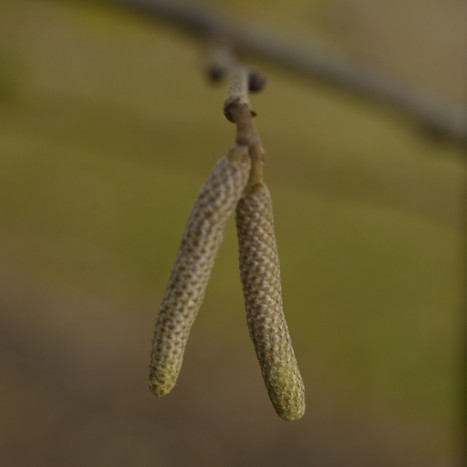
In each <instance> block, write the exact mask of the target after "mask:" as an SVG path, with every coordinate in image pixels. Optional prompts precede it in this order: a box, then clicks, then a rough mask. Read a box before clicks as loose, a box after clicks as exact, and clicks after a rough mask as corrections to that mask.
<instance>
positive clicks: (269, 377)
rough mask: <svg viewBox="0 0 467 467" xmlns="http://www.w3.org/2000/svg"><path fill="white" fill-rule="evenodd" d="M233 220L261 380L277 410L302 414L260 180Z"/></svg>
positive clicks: (289, 415)
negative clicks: (235, 224) (261, 375)
mask: <svg viewBox="0 0 467 467" xmlns="http://www.w3.org/2000/svg"><path fill="white" fill-rule="evenodd" d="M236 223H237V235H238V243H239V250H240V274H241V279H242V285H243V294H244V297H245V307H246V313H247V321H248V328H249V331H250V337H251V339H252V341H253V343H254V346H255V350H256V355H257V357H258V360H259V364H260V366H261V371H262V374H263V379H264V382H265V384H266V388H267V390H268V393H269V398H270V399H271V402H272V404H273V405H274V408H275V410H276V412H277V414H278V415H279V416H280V417H281V418H283V419H284V420H297V419H299V418H301V417H302V416H303V414H304V413H305V387H304V384H303V381H302V377H301V375H300V371H299V368H298V364H297V360H296V358H295V354H294V351H293V347H292V341H291V338H290V334H289V331H288V328H287V323H286V321H285V317H284V312H283V309H282V292H281V282H280V269H279V256H278V253H277V246H276V239H275V235H274V223H273V214H272V201H271V196H270V194H269V190H268V189H267V187H266V185H264V184H263V183H262V182H260V183H257V184H256V185H254V186H253V187H251V188H249V189H248V191H247V193H246V194H245V195H244V197H243V198H242V199H241V200H240V201H239V203H238V205H237V210H236Z"/></svg>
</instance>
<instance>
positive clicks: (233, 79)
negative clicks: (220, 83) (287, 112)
mask: <svg viewBox="0 0 467 467" xmlns="http://www.w3.org/2000/svg"><path fill="white" fill-rule="evenodd" d="M229 72H230V89H229V95H228V97H227V99H226V100H225V102H224V114H225V116H226V117H227V119H228V120H230V121H231V122H233V123H235V124H236V125H237V136H236V141H235V142H236V143H237V144H238V145H240V146H248V152H249V154H250V158H251V174H250V180H249V184H250V185H254V184H256V183H258V182H261V181H262V179H263V161H264V150H263V147H262V144H261V140H260V138H259V135H258V132H257V131H256V127H255V124H254V121H253V118H254V117H255V113H254V112H253V110H252V109H251V107H250V101H249V99H248V88H249V85H248V83H249V75H250V71H249V70H248V69H247V68H246V67H244V66H242V65H240V64H235V63H234V64H232V66H231V67H230V69H229Z"/></svg>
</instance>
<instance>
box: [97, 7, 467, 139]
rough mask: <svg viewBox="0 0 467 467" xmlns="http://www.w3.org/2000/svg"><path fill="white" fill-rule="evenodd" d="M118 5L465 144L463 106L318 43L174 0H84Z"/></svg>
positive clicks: (466, 121) (466, 118)
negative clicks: (321, 47) (224, 43)
mask: <svg viewBox="0 0 467 467" xmlns="http://www.w3.org/2000/svg"><path fill="white" fill-rule="evenodd" d="M88 2H91V3H105V4H109V5H112V4H113V5H116V6H120V7H123V8H125V9H127V10H130V11H132V12H134V13H138V14H141V15H142V16H144V17H145V18H147V19H156V20H162V21H164V22H166V23H169V24H171V25H173V26H175V27H177V28H179V29H181V30H182V31H183V32H187V33H191V34H192V35H194V36H197V37H201V38H204V39H208V40H210V39H212V38H221V39H222V40H224V41H228V42H230V43H231V44H232V45H233V46H234V47H235V48H237V49H238V50H240V51H241V52H242V54H244V55H247V56H250V57H255V58H257V59H260V60H264V61H267V62H269V63H271V64H273V65H276V66H280V67H281V68H283V69H286V70H289V71H293V72H296V73H298V74H300V75H302V76H306V77H308V78H311V79H313V80H314V81H319V82H322V83H324V84H326V85H330V86H332V87H335V88H337V89H340V90H342V91H345V92H347V93H351V94H354V95H357V96H360V97H363V98H365V99H369V100H372V101H374V102H377V103H381V104H384V105H386V106H388V107H391V108H393V109H394V110H397V111H399V112H401V113H403V114H405V115H407V116H409V117H410V118H412V119H413V120H414V121H415V122H416V123H417V124H418V125H420V126H421V127H422V128H423V129H424V130H426V131H428V132H430V133H431V134H432V135H435V136H438V137H441V138H446V139H450V140H453V141H457V142H460V143H462V144H467V110H466V109H465V107H461V106H455V105H452V104H447V103H445V102H441V101H439V100H436V99H434V98H432V97H431V96H429V95H425V94H424V93H422V92H420V91H418V90H414V89H408V88H406V87H404V86H402V85H401V84H398V83H396V82H395V81H393V80H391V79H389V78H388V77H386V76H384V75H382V74H378V73H376V72H375V71H373V70H371V69H369V68H365V67H363V66H361V65H358V64H356V63H353V62H352V61H350V60H345V59H343V58H341V57H336V56H332V55H330V54H329V53H324V52H320V51H319V50H318V48H317V47H314V46H312V45H310V44H309V43H308V44H307V46H303V45H300V44H294V43H290V42H288V41H286V40H284V39H283V38H277V37H276V36H274V35H267V34H263V33H260V32H258V31H256V30H254V29H252V28H248V27H246V26H244V25H242V24H239V23H236V22H233V21H231V20H230V19H226V18H225V17H223V16H221V15H220V14H218V13H215V12H214V11H212V10H209V9H207V8H202V7H200V6H195V5H191V4H187V3H184V2H180V1H178V0H88Z"/></svg>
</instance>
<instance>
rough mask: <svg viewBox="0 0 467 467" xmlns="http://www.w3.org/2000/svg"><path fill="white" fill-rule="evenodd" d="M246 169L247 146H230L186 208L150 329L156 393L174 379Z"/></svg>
mask: <svg viewBox="0 0 467 467" xmlns="http://www.w3.org/2000/svg"><path fill="white" fill-rule="evenodd" d="M249 171H250V158H249V156H248V148H247V147H246V146H237V147H234V148H233V149H231V150H230V152H229V154H228V155H227V156H225V157H223V158H222V159H221V160H219V161H218V162H217V164H216V165H215V166H214V168H213V170H212V172H211V174H210V176H209V178H208V180H207V181H206V183H205V184H204V185H203V186H202V187H201V190H200V192H199V195H198V199H197V200H196V202H195V205H194V207H193V209H192V211H191V213H190V216H189V218H188V221H187V224H186V227H185V231H184V234H183V238H182V241H181V244H180V247H179V250H178V253H177V257H176V260H175V264H174V266H173V269H172V273H171V275H170V279H169V282H168V285H167V290H166V292H165V296H164V298H163V300H162V304H161V307H160V310H159V315H158V318H157V322H156V327H155V331H154V339H153V346H152V352H151V363H150V374H149V387H150V389H151V392H153V393H154V394H155V395H156V396H164V395H165V394H168V393H169V392H170V391H171V390H172V388H173V387H174V385H175V382H176V380H177V377H178V374H179V371H180V367H181V365H182V359H183V354H184V351H185V346H186V342H187V339H188V334H189V332H190V328H191V326H192V324H193V321H194V319H195V318H196V315H197V313H198V310H199V307H200V306H201V302H202V301H203V297H204V292H205V289H206V285H207V282H208V279H209V276H210V274H211V269H212V266H213V264H214V260H215V258H216V255H217V252H218V249H219V246H220V244H221V242H222V238H223V234H224V228H225V224H226V222H227V220H228V218H229V217H230V216H231V214H232V212H233V210H234V208H235V206H236V204H237V202H238V200H239V199H240V197H241V195H242V192H243V190H244V188H245V186H246V183H247V181H248V176H249Z"/></svg>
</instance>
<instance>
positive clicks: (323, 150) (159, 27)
mask: <svg viewBox="0 0 467 467" xmlns="http://www.w3.org/2000/svg"><path fill="white" fill-rule="evenodd" d="M200 3H203V4H212V5H216V7H217V8H218V9H219V11H222V12H223V13H224V14H229V13H230V14H232V15H234V17H236V18H237V19H239V20H241V21H245V22H247V23H248V24H250V25H251V26H253V27H258V28H261V29H263V30H265V31H268V32H270V33H276V34H278V35H281V36H283V37H284V38H286V39H287V40H297V41H301V42H303V43H305V44H307V43H309V44H310V46H311V41H312V40H316V41H319V42H320V43H322V44H324V47H326V49H327V50H329V51H330V52H332V53H336V54H340V55H344V56H350V57H352V59H353V60H356V61H358V62H360V63H362V64H365V66H371V67H374V68H376V69H377V70H379V71H381V72H383V73H386V74H388V75H390V76H392V77H394V78H395V79H397V80H399V81H401V82H403V83H405V84H406V85H407V86H410V87H413V88H417V89H424V90H425V91H426V92H428V93H430V94H432V95H434V96H440V97H442V98H446V99H451V100H453V101H455V102H458V103H459V102H462V103H464V104H466V103H467V90H466V89H465V77H466V68H467V56H465V50H464V49H465V47H464V46H465V40H464V39H465V32H466V30H467V11H466V10H467V7H466V4H465V2H463V1H456V0H436V1H435V0H425V1H421V0H420V1H417V0H411V1H410V2H407V1H402V0H392V1H390V0H379V1H370V0H350V1H343V0H321V1H317V0H315V1H310V0H307V1H305V0H303V1H301V0H289V1H288V2H286V4H281V3H277V4H276V3H275V2H272V3H270V2H265V1H251V0H250V1H239V0H237V1H236V2H227V1H223V2H214V1H205V2H200ZM202 64H203V47H202V44H200V43H198V42H196V41H194V40H193V39H192V38H190V37H188V36H185V35H182V34H179V33H175V32H174V31H173V30H172V29H170V28H168V27H167V26H166V25H163V24H159V23H155V24H150V23H146V22H141V21H138V20H136V19H135V18H133V17H132V16H126V15H125V14H123V13H115V12H111V11H110V10H109V11H108V10H105V9H101V8H99V9H96V8H94V9H89V8H86V7H84V6H82V5H81V6H80V5H79V4H78V6H76V5H75V6H66V5H64V4H60V2H52V3H46V2H39V1H29V2H28V1H24V0H2V1H0V375H1V377H0V465H2V466H6V467H10V466H11V467H23V466H35V467H42V466H44V467H45V466H47V467H54V466H65V465H66V466H70V467H75V466H76V467H78V466H79V467H81V466H86V467H97V466H99V467H101V466H110V465H111V466H122V467H124V466H138V467H146V466H157V467H159V466H160V467H164V466H185V465H186V466H198V465H199V466H211V465H212V466H250V465H251V466H253V465H255V466H263V465H264V466H285V465H287V466H309V465H313V466H317V467H326V466H345V467H348V466H359V467H362V466H378V467H382V466H388V467H389V466H390V467H393V466H394V467H400V466H426V467H431V466H433V467H434V466H437V467H438V466H449V467H451V466H457V465H460V464H459V450H460V447H461V444H462V441H463V440H462V438H461V436H460V435H461V433H460V414H459V410H460V365H459V364H460V362H459V360H460V358H459V357H460V343H461V339H462V335H461V331H462V326H463V324H464V321H463V320H464V318H463V316H462V314H461V310H462V304H463V298H464V279H465V277H464V274H463V272H464V270H463V267H464V265H463V253H464V252H465V251H464V247H465V245H464V238H465V230H463V227H464V219H463V214H464V209H465V206H464V201H465V194H466V193H465V177H466V164H465V162H466V161H465V154H464V152H465V149H462V148H460V147H458V146H456V145H454V144H451V143H449V142H445V141H438V140H434V139H432V138H430V137H429V135H427V134H424V133H423V132H421V131H419V129H417V128H416V126H415V125H413V124H412V123H411V122H410V121H409V120H408V119H405V118H401V117H400V116H398V115H396V114H395V113H394V112H389V111H387V110H385V109H383V108H381V107H379V106H376V105H373V104H369V103H366V102H361V101H360V100H358V99H357V98H355V97H350V96H347V95H345V94H342V93H339V92H336V91H335V90H332V89H330V88H327V87H324V86H319V85H317V84H315V83H313V82H310V81H307V80H305V79H303V78H300V77H297V76H295V75H293V74H289V73H288V72H287V71H285V70H281V69H280V68H272V67H269V66H266V65H264V64H262V63H253V65H254V66H256V67H257V68H258V69H260V70H261V71H262V72H263V73H264V74H266V76H267V78H268V84H267V88H266V89H265V91H264V92H263V93H261V94H259V95H257V96H253V97H252V103H253V107H254V109H255V110H256V111H257V113H258V118H257V126H258V130H259V132H260V134H261V137H262V139H263V144H264V146H265V149H266V157H267V164H266V167H265V175H266V181H267V183H268V186H269V187H270V189H271V192H272V195H273V199H274V209H275V220H276V234H277V239H278V244H279V252H280V254H281V263H282V276H283V292H284V304H285V312H286V316H287V319H288V323H289V328H290V331H291V334H292V337H293V340H294V345H295V350H296V354H297V358H298V360H299V363H300V366H301V370H302V374H303V377H304V380H305V384H306V387H307V413H306V415H305V417H304V419H302V420H301V421H298V422H293V423H286V422H283V421H282V420H280V419H279V418H278V417H277V416H276V415H275V413H274V411H273V408H272V406H271V404H270V402H269V400H268V398H267V393H266V390H265V388H264V386H263V382H262V380H261V374H260V370H259V368H258V365H257V362H256V358H255V355H254V351H253V346H252V344H251V342H250V341H249V337H248V331H247V327H246V320H245V316H244V315H245V313H244V308H243V302H242V292H241V288H240V279H239V272H238V261H237V247H236V238H235V231H234V224H233V222H230V223H229V225H228V229H227V233H226V238H225V241H224V244H223V246H222V248H221V251H220V253H219V257H218V261H217V263H216V266H215V269H214V271H213V275H212V278H211V281H210V284H209V287H208V290H207V294H206V298H205V302H204V304H203V307H202V309H201V311H200V314H199V316H198V319H197V321H196V323H195V325H194V327H193V329H192V333H191V336H190V341H189V344H188V347H187V351H186V356H185V362H184V365H183V368H182V374H181V376H180V378H179V383H178V385H177V387H176V388H175V390H174V391H173V393H172V394H171V395H169V396H167V397H166V398H163V399H157V398H155V397H153V396H152V395H151V394H150V393H149V391H148V387H147V381H146V378H147V366H148V361H149V351H150V344H151V338H152V329H153V324H154V320H155V316H156V312H157V307H158V304H159V302H160V300H161V298H162V294H163V292H164V288H165V284H166V280H167V278H168V275H169V272H170V268H171V263H172V261H173V259H174V256H175V252H176V249H177V245H178V241H179V239H180V238H181V234H182V230H183V226H184V223H185V218H186V216H187V214H188V212H189V210H190V208H191V205H192V203H193V201H194V199H195V196H196V194H197V191H198V188H199V186H200V185H201V184H202V182H203V180H204V179H205V178H206V176H207V174H208V172H209V170H210V168H211V167H212V166H213V164H214V163H215V161H216V160H217V159H218V158H219V157H220V156H222V155H223V154H224V153H225V152H226V151H227V149H228V148H229V146H230V145H231V143H232V142H233V135H234V128H233V126H232V125H231V124H230V123H229V122H227V121H226V120H225V119H224V117H223V115H222V102H223V99H224V97H225V94H226V83H224V84H221V85H219V86H211V85H209V84H208V83H207V82H206V81H205V80H204V79H203V74H202Z"/></svg>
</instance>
